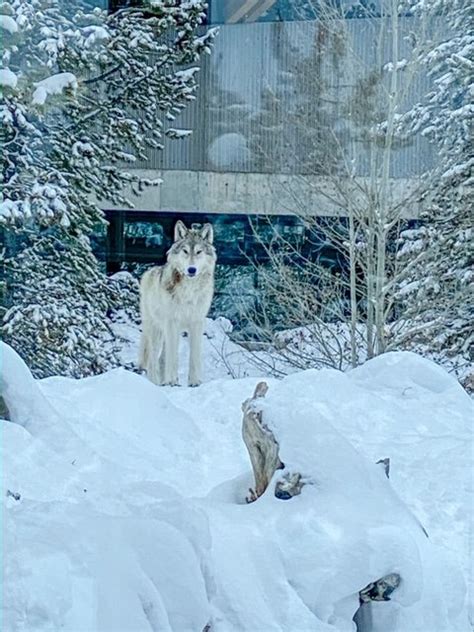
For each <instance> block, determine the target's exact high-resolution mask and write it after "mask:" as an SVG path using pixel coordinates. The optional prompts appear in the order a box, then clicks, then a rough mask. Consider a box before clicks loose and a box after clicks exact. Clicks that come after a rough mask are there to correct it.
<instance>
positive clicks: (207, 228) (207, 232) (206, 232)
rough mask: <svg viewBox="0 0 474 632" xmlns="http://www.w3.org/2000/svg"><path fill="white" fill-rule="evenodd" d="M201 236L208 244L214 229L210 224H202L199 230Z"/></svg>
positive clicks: (210, 241) (212, 238) (212, 236)
mask: <svg viewBox="0 0 474 632" xmlns="http://www.w3.org/2000/svg"><path fill="white" fill-rule="evenodd" d="M201 237H202V238H203V239H204V240H205V241H208V242H209V243H210V244H212V242H213V241H214V229H213V228H212V224H204V226H203V227H202V230H201Z"/></svg>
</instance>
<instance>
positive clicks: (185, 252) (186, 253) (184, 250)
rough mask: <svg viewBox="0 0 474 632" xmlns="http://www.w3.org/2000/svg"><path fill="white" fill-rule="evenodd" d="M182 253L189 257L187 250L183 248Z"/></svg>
mask: <svg viewBox="0 0 474 632" xmlns="http://www.w3.org/2000/svg"><path fill="white" fill-rule="evenodd" d="M183 252H184V254H185V255H186V256H188V255H189V250H188V249H187V248H183Z"/></svg>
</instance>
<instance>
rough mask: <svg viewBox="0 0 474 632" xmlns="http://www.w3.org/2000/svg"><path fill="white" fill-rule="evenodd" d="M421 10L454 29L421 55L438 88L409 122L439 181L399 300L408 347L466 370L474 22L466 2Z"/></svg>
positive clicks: (434, 3)
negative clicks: (431, 155) (429, 147)
mask: <svg viewBox="0 0 474 632" xmlns="http://www.w3.org/2000/svg"><path fill="white" fill-rule="evenodd" d="M418 8H419V10H420V11H422V12H425V17H431V18H433V19H434V20H436V21H437V22H438V23H439V22H442V23H443V24H447V26H448V29H447V30H446V29H445V30H444V33H447V34H446V36H445V37H443V39H442V41H440V42H439V43H437V44H436V45H434V46H426V47H424V48H423V49H421V50H420V52H419V54H420V57H421V58H422V61H423V62H424V64H425V66H426V68H427V71H428V73H429V75H430V77H431V78H432V81H433V83H432V89H431V91H430V93H429V94H428V95H427V97H426V99H425V100H424V101H423V102H421V103H418V104H417V106H416V107H415V108H414V109H413V110H412V111H411V112H410V114H409V117H408V127H409V131H411V132H418V131H421V132H422V133H423V134H424V135H425V136H426V137H427V138H428V139H429V140H430V141H431V142H432V143H433V144H434V146H435V147H436V149H437V153H438V156H439V176H438V177H437V179H436V186H434V187H433V188H432V190H431V191H429V194H427V195H425V199H424V207H425V210H424V212H423V215H422V217H421V220H422V221H421V224H420V225H419V226H418V227H417V228H416V229H411V230H409V231H406V233H405V234H404V236H403V237H404V240H403V245H402V249H401V253H400V257H401V258H402V259H404V260H405V263H406V274H405V276H404V278H403V281H402V283H401V284H400V287H399V297H400V300H401V302H402V306H403V312H404V320H405V324H406V325H407V331H406V334H405V336H404V337H405V340H406V342H407V343H408V344H409V345H415V346H416V345H419V344H421V345H422V346H423V347H424V348H426V349H427V350H429V351H431V352H432V353H435V354H438V355H439V356H440V358H441V359H442V358H443V357H444V358H451V359H452V360H453V363H454V364H455V365H456V363H458V364H459V363H461V364H468V363H469V361H472V359H473V358H472V355H471V354H472V348H473V342H474V328H473V326H472V317H473V313H474V300H473V292H472V290H473V281H474V273H473V267H472V264H473V246H472V244H473V241H472V237H473V234H472V206H473V201H474V196H473V178H472V170H473V165H474V158H473V154H472V131H473V130H472V121H473V109H474V108H473V106H472V95H473V94H474V73H473V61H472V60H473V58H474V36H473V32H474V30H473V27H474V18H473V14H472V7H471V3H470V2H469V1H468V0H454V1H453V2H449V3H448V2H446V1H445V0H431V1H429V2H425V3H423V5H421V6H419V7H418ZM456 358H457V361H456ZM469 381H472V374H471V377H470V378H469V375H468V376H467V377H466V383H468V382H469ZM471 386H472V384H471Z"/></svg>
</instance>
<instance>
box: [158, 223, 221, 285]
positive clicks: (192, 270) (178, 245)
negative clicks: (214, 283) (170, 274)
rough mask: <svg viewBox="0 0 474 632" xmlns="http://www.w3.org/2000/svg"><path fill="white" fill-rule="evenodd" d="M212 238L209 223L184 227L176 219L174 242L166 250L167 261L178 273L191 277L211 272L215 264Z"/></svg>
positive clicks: (212, 232) (212, 233)
mask: <svg viewBox="0 0 474 632" xmlns="http://www.w3.org/2000/svg"><path fill="white" fill-rule="evenodd" d="M213 240H214V231H213V230H212V226H211V224H204V226H203V227H202V228H195V227H194V226H193V228H186V226H185V225H184V224H183V222H182V221H181V220H178V221H177V222H176V225H175V227H174V242H173V245H172V246H171V248H170V249H169V250H168V262H169V263H170V264H171V265H172V266H173V267H174V268H175V269H176V270H177V271H178V272H179V273H180V274H183V275H186V276H187V277H191V278H192V277H197V276H198V275H199V274H202V273H203V272H212V271H213V270H214V267H215V265H216V251H215V248H214V246H213V245H212V242H213Z"/></svg>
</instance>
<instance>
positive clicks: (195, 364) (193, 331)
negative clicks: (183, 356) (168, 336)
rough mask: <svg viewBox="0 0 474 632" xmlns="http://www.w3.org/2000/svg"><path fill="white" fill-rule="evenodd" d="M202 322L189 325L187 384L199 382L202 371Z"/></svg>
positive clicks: (191, 384) (195, 384)
mask: <svg viewBox="0 0 474 632" xmlns="http://www.w3.org/2000/svg"><path fill="white" fill-rule="evenodd" d="M203 332H204V323H202V322H196V323H193V324H192V325H191V326H190V327H189V374H188V384H189V386H199V384H201V373H202V366H201V365H202V359H201V356H202V335H203Z"/></svg>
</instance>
